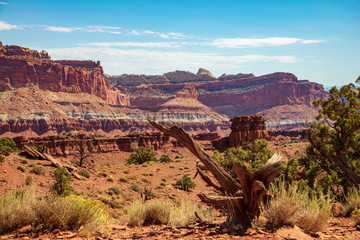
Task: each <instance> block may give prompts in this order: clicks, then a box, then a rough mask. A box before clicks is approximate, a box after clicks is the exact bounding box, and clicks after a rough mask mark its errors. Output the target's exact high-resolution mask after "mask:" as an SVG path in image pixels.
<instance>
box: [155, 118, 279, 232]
mask: <svg viewBox="0 0 360 240" xmlns="http://www.w3.org/2000/svg"><path fill="white" fill-rule="evenodd" d="M149 122H150V124H152V125H153V126H154V127H156V128H157V129H159V130H160V131H162V132H163V133H165V134H168V135H169V136H171V137H174V138H176V139H177V140H178V141H179V142H181V143H182V144H183V145H184V146H185V147H186V148H188V149H189V150H190V152H191V153H193V154H194V155H195V156H196V157H197V158H198V159H199V160H200V161H201V162H202V163H203V164H204V165H205V167H206V168H207V170H209V171H210V172H211V173H212V174H213V176H214V178H215V179H216V180H217V182H218V184H216V183H214V182H213V181H212V180H211V178H210V177H209V176H207V175H206V173H205V172H204V170H202V169H200V168H197V174H199V175H200V177H201V178H202V179H203V180H204V181H205V182H206V183H207V184H208V185H210V186H212V187H214V188H215V189H216V190H217V191H220V192H222V193H223V194H222V196H208V195H205V194H198V196H199V198H200V199H201V201H203V202H205V203H208V204H211V205H214V206H217V207H223V208H226V209H228V210H229V215H228V222H229V224H242V225H244V226H250V224H251V222H252V221H253V220H254V219H255V218H256V217H258V216H259V207H260V204H261V203H262V202H263V200H265V199H266V198H267V197H268V193H267V190H268V188H269V186H270V183H271V182H272V180H273V179H274V178H275V177H277V176H278V175H280V173H281V172H282V170H283V168H282V167H281V165H280V164H279V163H280V161H281V159H282V156H281V155H280V153H276V154H274V155H273V156H272V157H271V158H270V159H269V160H268V162H267V163H266V164H265V165H264V166H263V167H261V168H260V169H258V170H257V171H255V172H254V173H251V172H250V171H249V170H248V169H247V168H246V167H245V166H244V165H242V164H240V163H234V170H235V172H236V174H237V177H238V180H239V183H238V182H237V181H236V180H235V179H234V178H232V177H231V176H230V175H229V174H228V173H227V172H226V171H225V170H224V169H223V168H222V167H221V166H220V164H219V163H218V162H216V161H214V160H213V159H212V158H211V157H210V156H209V155H208V154H206V153H205V152H204V150H203V149H201V147H200V146H199V145H198V144H197V143H196V142H195V141H194V140H193V139H192V138H191V137H190V135H189V134H187V133H186V132H185V131H184V130H183V129H182V128H180V127H178V126H172V127H170V128H169V127H165V126H163V125H161V124H158V123H156V122H154V121H151V120H149Z"/></svg>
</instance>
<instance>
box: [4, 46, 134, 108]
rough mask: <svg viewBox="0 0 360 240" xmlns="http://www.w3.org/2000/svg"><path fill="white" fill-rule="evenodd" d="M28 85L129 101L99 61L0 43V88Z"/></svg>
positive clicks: (123, 102) (117, 101) (113, 101)
mask: <svg viewBox="0 0 360 240" xmlns="http://www.w3.org/2000/svg"><path fill="white" fill-rule="evenodd" d="M30 86H37V87H39V88H40V89H44V90H50V91H53V92H68V93H89V94H93V95H96V96H98V97H100V98H102V99H104V100H105V101H106V102H107V103H109V104H114V105H129V104H130V102H129V99H128V98H126V97H125V96H124V95H123V94H121V93H120V91H119V90H118V89H115V88H114V87H113V86H111V85H109V83H107V82H106V81H105V80H104V78H103V69H102V67H101V66H100V62H97V63H95V62H93V61H69V60H64V61H52V60H50V56H49V55H48V54H47V53H46V52H45V51H43V52H40V53H39V52H37V51H35V50H30V49H27V48H22V47H19V46H0V91H5V90H12V89H14V88H20V87H30Z"/></svg>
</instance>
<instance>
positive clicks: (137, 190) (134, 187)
mask: <svg viewBox="0 0 360 240" xmlns="http://www.w3.org/2000/svg"><path fill="white" fill-rule="evenodd" d="M130 189H131V190H133V191H134V192H141V188H140V187H139V185H137V184H133V185H131V187H130Z"/></svg>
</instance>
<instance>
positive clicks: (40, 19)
mask: <svg viewBox="0 0 360 240" xmlns="http://www.w3.org/2000/svg"><path fill="white" fill-rule="evenodd" d="M359 12H360V1H358V0H357V1H355V0H354V1H350V0H349V1H330V0H329V1H321V0H319V1H290V0H288V1H285V0H283V1H271V0H268V1H256V0H249V1H240V0H238V1H226V0H218V1H212V0H208V1H202V0H181V1H176V0H166V1H151V0H148V1H137V0H128V1H123V0H119V1H92V0H88V1H81V0H77V1H66V0H62V1H55V0H54V1H32V0H23V1H16V0H14V1H13V0H0V41H2V42H3V44H8V45H20V46H24V47H29V48H33V49H37V50H43V49H44V50H46V51H48V52H49V53H50V54H51V56H52V58H53V59H90V60H95V61H97V60H100V61H101V64H102V66H103V68H104V71H105V73H108V74H118V75H121V74H124V73H127V74H131V73H134V74H162V73H165V72H169V71H174V70H187V71H191V72H196V71H197V69H198V68H200V67H203V68H206V69H208V70H210V71H211V72H212V73H213V74H214V75H215V76H220V75H221V74H223V73H227V74H234V73H254V74H255V75H263V74H267V73H272V72H279V71H283V72H292V73H294V74H295V75H296V76H298V78H299V79H309V80H310V81H314V82H318V83H322V84H324V85H326V86H332V85H343V84H346V83H349V82H354V81H355V80H356V78H357V77H358V76H359V75H360V57H359V55H360V15H359Z"/></svg>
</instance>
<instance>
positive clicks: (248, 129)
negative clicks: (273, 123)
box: [212, 115, 269, 149]
mask: <svg viewBox="0 0 360 240" xmlns="http://www.w3.org/2000/svg"><path fill="white" fill-rule="evenodd" d="M230 122H231V133H230V134H229V136H228V137H225V138H221V139H218V140H214V141H212V144H213V146H214V147H215V148H216V149H226V148H231V147H236V148H237V147H242V148H247V147H248V146H249V144H251V143H253V142H254V141H255V140H256V139H268V138H269V133H268V131H267V129H266V125H265V119H264V118H263V117H262V116H261V115H252V116H241V117H234V118H232V119H230Z"/></svg>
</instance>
